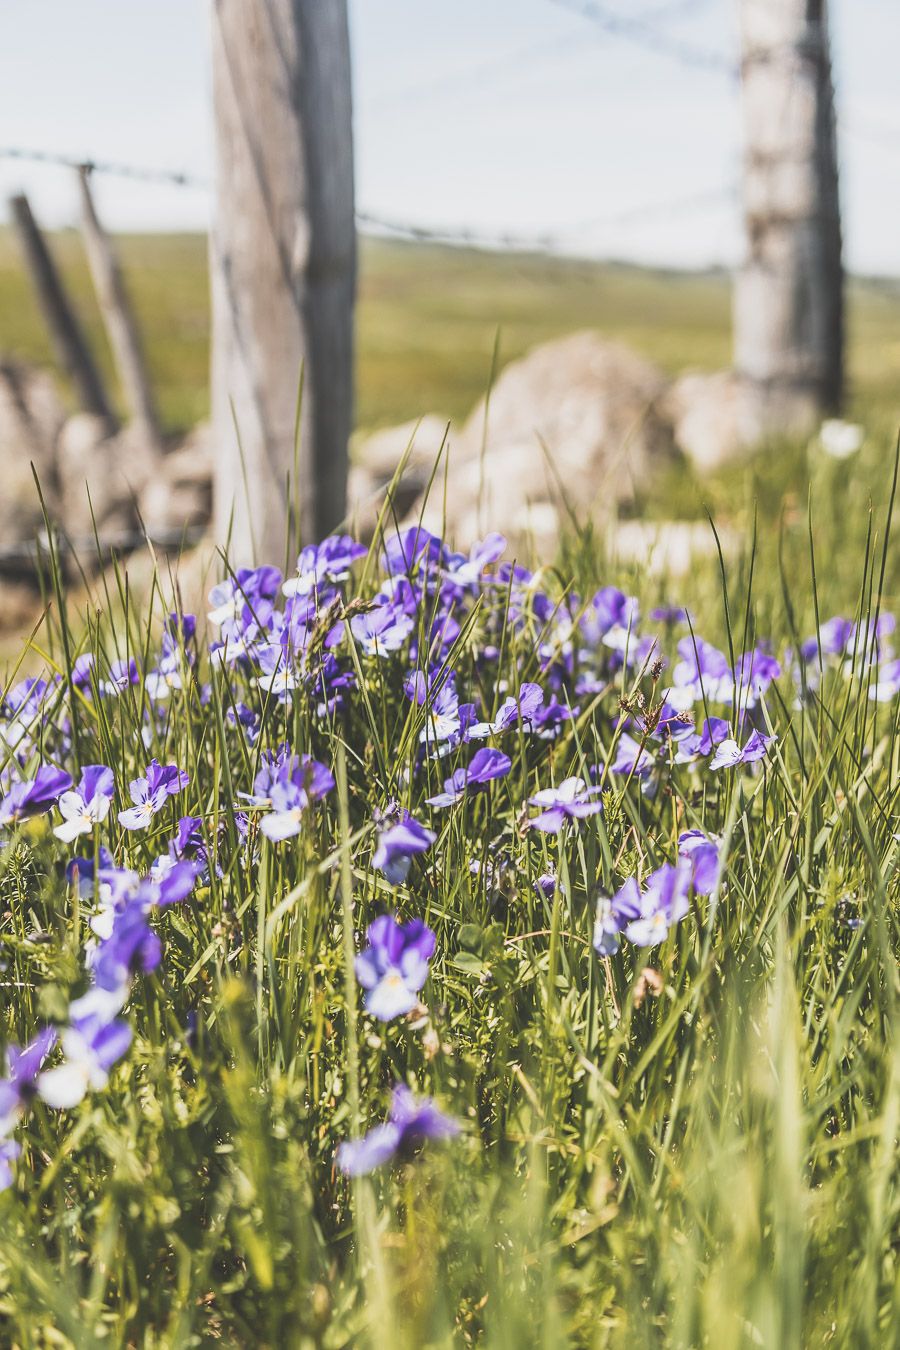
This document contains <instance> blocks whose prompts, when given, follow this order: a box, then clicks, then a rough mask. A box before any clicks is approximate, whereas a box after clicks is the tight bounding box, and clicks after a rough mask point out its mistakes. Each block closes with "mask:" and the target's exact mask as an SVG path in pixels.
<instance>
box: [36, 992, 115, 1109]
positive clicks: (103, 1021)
mask: <svg viewBox="0 0 900 1350" xmlns="http://www.w3.org/2000/svg"><path fill="white" fill-rule="evenodd" d="M79 1002H82V1003H83V1002H84V1000H79ZM69 1011H70V1014H72V1012H73V1011H74V1016H72V1020H71V1022H70V1024H69V1026H68V1027H66V1029H65V1031H64V1032H63V1033H62V1036H61V1037H60V1040H61V1043H62V1049H63V1054H64V1056H65V1059H64V1062H63V1063H62V1064H60V1065H59V1066H58V1067H57V1068H54V1069H47V1070H45V1072H44V1073H42V1074H40V1076H39V1077H38V1080H37V1088H38V1094H39V1096H40V1097H41V1100H42V1101H45V1102H46V1103H47V1105H48V1106H52V1107H54V1108H56V1109H57V1110H63V1109H65V1108H67V1107H71V1106H77V1105H78V1103H79V1102H80V1101H81V1099H82V1098H83V1097H84V1095H85V1093H86V1092H87V1091H88V1089H89V1088H94V1089H99V1088H104V1087H105V1086H106V1084H107V1082H108V1081H109V1070H110V1069H111V1068H112V1066H113V1065H114V1064H115V1063H117V1061H118V1060H120V1059H121V1058H122V1056H123V1055H124V1054H125V1053H126V1052H127V1050H128V1047H129V1045H130V1044H131V1027H130V1026H129V1025H128V1023H127V1022H125V1021H122V1020H121V1019H119V1018H113V1019H112V1020H109V1019H108V1018H106V1017H104V1016H103V1015H102V1014H101V1013H99V1012H86V1013H82V1012H81V1011H80V1010H79V1009H78V1004H77V1003H75V1004H73V1005H72V1008H70V1010H69Z"/></svg>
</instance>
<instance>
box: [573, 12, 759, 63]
mask: <svg viewBox="0 0 900 1350" xmlns="http://www.w3.org/2000/svg"><path fill="white" fill-rule="evenodd" d="M549 3H550V4H551V5H555V6H556V7H557V9H565V10H568V12H569V13H570V14H579V15H580V16H581V17H582V18H583V19H587V20H588V21H589V22H591V23H594V24H596V25H597V26H598V27H600V28H602V29H603V30H604V32H606V33H608V34H609V35H610V37H616V38H621V39H622V40H623V41H626V42H631V43H633V44H634V45H635V46H638V47H642V48H643V49H644V50H645V51H648V52H653V53H654V54H655V55H656V56H665V57H668V58H669V59H670V60H672V61H675V62H677V63H678V64H679V65H681V66H685V67H688V68H690V69H692V70H705V71H709V72H710V73H713V74H718V75H726V76H728V78H729V79H733V80H737V79H738V78H739V77H740V68H739V66H738V63H737V62H736V61H735V60H733V59H732V58H731V57H729V56H726V55H725V54H724V53H722V52H717V51H712V50H711V49H709V48H706V47H696V46H694V44H693V43H690V42H684V41H682V40H681V39H679V38H672V37H669V36H668V34H666V33H663V32H661V31H660V29H659V28H657V27H656V25H655V24H654V23H652V22H651V21H650V20H649V19H647V18H646V17H642V16H641V15H639V14H637V15H635V14H619V13H617V12H616V11H615V10H612V9H610V8H609V7H608V6H607V5H604V4H602V3H600V0H549Z"/></svg>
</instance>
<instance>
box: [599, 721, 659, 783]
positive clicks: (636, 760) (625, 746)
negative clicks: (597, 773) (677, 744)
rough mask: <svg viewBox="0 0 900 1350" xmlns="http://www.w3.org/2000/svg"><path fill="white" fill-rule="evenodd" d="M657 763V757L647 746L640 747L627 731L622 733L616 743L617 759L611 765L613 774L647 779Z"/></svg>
mask: <svg viewBox="0 0 900 1350" xmlns="http://www.w3.org/2000/svg"><path fill="white" fill-rule="evenodd" d="M655 763H656V756H655V754H654V753H653V752H652V751H651V750H648V749H647V746H646V745H643V746H642V745H640V744H639V743H638V742H637V741H636V740H635V739H634V737H633V736H629V734H628V732H627V731H623V732H622V734H621V735H620V736H619V739H618V742H617V743H616V757H615V759H614V760H613V762H612V764H611V765H610V768H611V770H612V772H613V773H616V774H624V775H626V776H628V777H631V776H633V775H636V776H637V777H638V778H646V776H647V775H648V774H649V773H651V772H652V770H653V766H654V764H655Z"/></svg>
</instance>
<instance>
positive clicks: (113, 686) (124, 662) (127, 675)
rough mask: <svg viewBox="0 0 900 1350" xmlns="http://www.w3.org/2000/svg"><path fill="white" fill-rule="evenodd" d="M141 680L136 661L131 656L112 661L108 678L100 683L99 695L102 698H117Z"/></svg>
mask: <svg viewBox="0 0 900 1350" xmlns="http://www.w3.org/2000/svg"><path fill="white" fill-rule="evenodd" d="M140 679H141V674H140V671H139V670H138V664H137V661H136V660H135V659H134V657H133V656H130V657H122V658H121V659H119V660H116V661H113V662H112V664H111V665H110V667H109V678H108V679H106V680H101V681H100V693H101V694H102V695H103V696H104V697H110V698H118V696H119V695H120V694H124V692H125V690H126V689H128V688H130V687H131V686H132V685H135V684H139V683H140Z"/></svg>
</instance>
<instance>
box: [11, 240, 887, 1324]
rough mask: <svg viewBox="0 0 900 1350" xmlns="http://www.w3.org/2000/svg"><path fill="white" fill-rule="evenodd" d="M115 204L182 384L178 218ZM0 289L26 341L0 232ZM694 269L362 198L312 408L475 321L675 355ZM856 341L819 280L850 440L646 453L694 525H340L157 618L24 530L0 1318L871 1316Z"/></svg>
mask: <svg viewBox="0 0 900 1350" xmlns="http://www.w3.org/2000/svg"><path fill="white" fill-rule="evenodd" d="M56 246H57V248H58V249H59V253H60V257H61V258H62V259H63V261H64V263H65V267H66V271H67V275H69V276H70V278H71V281H72V286H73V289H74V290H76V291H77V293H78V295H79V297H80V299H81V300H82V301H83V303H84V305H85V312H86V313H89V314H90V316H91V318H90V323H91V331H92V333H93V334H94V335H95V337H96V335H97V322H96V314H95V312H94V311H93V309H92V308H91V306H90V303H89V296H88V294H87V290H88V288H87V285H86V279H85V275H84V271H83V267H82V265H81V262H80V253H79V247H78V244H77V240H75V239H74V237H69V236H65V237H61V238H60V239H58V240H57V241H56ZM122 250H123V257H124V260H125V264H126V268H127V271H128V278H129V282H130V284H131V286H132V289H133V291H134V294H135V298H136V302H137V305H138V308H139V310H140V313H141V318H142V323H143V326H144V330H145V332H146V335H147V341H148V348H149V352H150V357H151V363H152V365H153V369H154V374H155V377H156V381H157V386H158V388H159V390H160V395H161V399H162V403H163V408H164V412H165V416H166V419H167V421H168V424H169V426H170V427H172V428H177V427H179V426H186V425H188V424H190V423H191V422H192V421H193V420H194V419H195V418H197V417H199V416H202V414H203V412H204V408H205V372H206V359H207V351H206V326H207V312H206V283H205V274H204V267H203V245H202V241H200V240H199V239H196V238H182V239H171V238H169V239H167V238H148V239H141V240H138V239H124V240H123V241H122ZM0 299H2V307H0V348H5V349H6V350H15V351H17V352H18V353H19V354H21V355H25V356H28V357H29V358H31V359H34V360H40V359H44V357H45V356H46V352H45V349H44V345H43V337H42V331H41V327H40V324H39V322H38V321H37V319H36V316H35V314H34V312H33V309H32V308H31V306H30V302H29V298H28V295H27V292H26V290H25V288H24V284H23V280H22V277H21V275H20V273H19V271H18V269H17V266H16V264H15V261H14V257H13V255H12V254H11V252H10V241H9V239H8V237H6V236H3V237H0ZM728 305H729V295H728V286H727V282H726V280H725V278H723V277H720V276H707V277H697V276H690V277H689V276H675V275H671V276H670V275H662V274H657V273H650V272H642V271H638V270H635V269H629V268H618V267H611V266H605V267H601V266H588V265H585V264H575V263H565V262H556V261H548V260H546V259H533V258H524V257H495V256H491V255H484V254H475V253H462V254H459V253H451V252H449V251H447V250H441V249H430V248H418V247H416V248H410V247H407V246H402V247H401V246H398V245H392V244H386V243H381V242H375V241H366V242H365V244H364V248H363V260H362V281H361V303H360V316H359V319H360V341H359V354H360V367H359V385H360V397H359V420H360V424H361V425H363V426H377V425H380V424H382V423H390V422H394V421H399V420H404V419H408V418H410V417H413V416H417V415H418V414H420V413H424V412H428V411H441V412H444V413H446V414H447V415H452V416H454V417H459V416H463V415H465V413H466V412H467V411H468V409H469V407H470V406H471V404H472V403H473V402H474V401H475V399H476V398H477V397H478V395H479V394H480V393H481V392H482V390H483V388H484V385H485V382H486V379H487V372H488V369H489V365H490V359H491V350H492V346H493V342H494V335H495V332H496V329H497V326H498V325H500V326H501V327H502V340H503V352H504V354H505V356H506V357H507V358H509V357H512V356H514V355H516V354H517V353H518V352H520V351H523V350H525V349H526V348H527V347H529V346H530V345H532V344H533V343H535V342H538V341H540V340H542V339H543V338H546V337H550V336H552V335H553V334H555V333H564V332H568V331H571V330H572V329H573V328H581V327H596V328H598V329H600V330H601V331H604V332H608V333H610V334H614V335H615V336H617V337H620V338H622V339H624V340H626V341H628V342H630V343H631V344H632V345H634V347H635V348H637V349H638V350H641V351H643V352H646V353H647V354H648V355H649V356H651V357H654V358H655V359H657V360H659V361H660V362H662V363H663V364H664V365H665V366H666V368H667V369H669V370H672V371H675V370H678V369H680V368H682V367H683V366H687V365H706V366H710V367H713V366H717V365H721V364H723V363H724V362H726V361H727V356H728V321H729V315H728ZM898 339H900V295H898V292H897V289H896V288H891V287H890V286H886V285H882V286H875V285H868V284H862V283H855V284H854V285H853V286H852V287H851V366H852V371H853V382H854V394H853V404H852V406H853V410H854V412H855V413H857V414H858V415H860V416H861V417H862V418H863V420H864V421H865V422H866V424H867V426H868V427H869V429H870V432H871V434H870V435H869V437H868V439H867V441H866V444H865V445H864V447H863V449H862V451H861V452H860V454H859V455H858V456H857V457H856V458H855V459H854V460H853V461H852V462H835V461H833V460H829V459H827V458H825V457H824V456H823V455H821V454H819V455H817V454H813V453H811V454H807V451H806V447H803V446H789V445H785V446H782V447H777V448H776V447H770V448H769V450H768V451H767V452H765V453H764V454H762V455H761V456H759V457H758V458H757V459H755V460H753V461H751V462H750V463H748V464H746V465H744V466H742V467H740V468H739V469H735V470H733V471H731V472H730V473H728V474H722V475H719V476H717V477H716V478H714V479H711V480H709V481H707V482H706V483H705V484H703V485H702V488H701V487H700V485H697V484H695V483H693V481H692V480H690V479H689V478H688V477H686V476H684V477H683V478H682V481H681V483H680V484H674V483H669V484H667V485H665V486H664V488H659V487H658V488H657V498H658V499H663V500H657V503H656V505H657V507H658V508H659V509H665V510H667V511H670V512H672V511H675V510H682V509H683V510H685V511H692V510H697V509H700V504H701V502H702V501H705V502H707V503H708V504H709V505H710V506H711V508H712V509H713V512H714V514H715V515H716V516H717V518H721V517H724V518H725V519H727V521H728V523H729V524H730V525H731V526H732V527H733V533H734V537H735V538H736V540H737V550H736V553H734V554H732V553H729V555H728V556H727V558H726V559H725V560H723V563H722V566H721V569H720V565H719V562H718V560H717V559H716V558H715V557H712V558H705V559H701V560H700V561H698V563H697V566H696V567H695V568H694V570H693V571H692V573H691V575H690V576H689V577H687V578H683V577H682V578H674V577H669V576H665V575H658V574H650V572H649V571H648V570H647V569H646V568H645V567H644V566H642V565H640V564H638V565H633V566H630V567H628V568H627V569H625V568H621V567H619V568H614V567H613V566H612V565H611V564H610V562H609V559H608V557H607V555H606V552H605V545H604V541H603V540H602V539H601V538H599V537H597V536H596V535H595V534H594V533H593V532H592V531H591V529H590V527H589V526H587V525H586V526H585V527H584V528H583V530H581V531H578V530H572V531H571V532H570V533H569V534H568V535H567V536H566V537H564V538H563V539H562V540H561V541H560V549H559V554H558V556H557V557H556V558H554V559H550V558H543V559H540V560H539V561H540V564H541V566H540V567H539V569H538V570H537V571H536V572H535V573H534V574H533V575H532V574H527V573H522V572H517V573H511V572H510V571H508V570H505V569H504V568H503V566H502V563H501V562H500V558H499V556H498V555H499V553H500V546H499V545H497V547H496V548H494V549H492V550H489V554H488V555H486V556H484V557H482V558H481V559H480V560H479V559H478V558H475V559H473V560H470V561H465V560H463V559H462V558H460V557H458V556H457V557H454V556H452V555H450V554H448V552H447V551H446V550H444V549H442V547H441V545H440V543H439V541H437V540H434V541H430V542H429V543H428V545H427V550H424V551H423V549H422V548H420V547H418V546H413V545H411V541H409V540H407V541H406V542H405V544H404V546H403V548H398V544H397V540H396V538H395V537H392V536H390V535H389V536H388V537H387V539H380V540H377V541H376V543H375V545H374V546H373V547H372V549H371V551H370V553H369V554H368V555H367V556H365V557H364V556H359V557H357V558H356V559H355V560H351V559H350V558H348V557H346V556H343V555H344V554H345V553H346V544H345V543H342V544H341V545H340V546H339V552H340V553H341V554H342V556H340V557H338V558H337V559H334V558H332V560H331V561H330V562H329V561H328V560H327V559H326V558H325V557H324V555H319V556H318V557H317V558H316V559H315V563H316V566H313V563H312V561H311V560H310V559H308V558H307V559H306V560H305V563H304V572H303V575H302V576H299V577H297V578H294V579H293V583H292V585H290V586H289V587H288V591H289V592H290V591H291V590H293V592H294V595H293V597H292V598H289V597H288V596H286V595H285V594H284V591H283V590H282V587H281V581H282V578H281V576H280V574H278V575H272V574H271V573H266V572H262V573H258V574H253V575H251V576H249V577H248V576H246V575H244V576H243V582H242V584H243V586H244V588H245V590H244V593H243V595H241V594H240V593H238V594H237V595H236V594H235V581H234V574H233V573H228V572H227V571H226V572H225V574H224V582H225V584H224V589H223V590H221V591H219V592H218V593H217V594H216V595H215V596H214V597H213V599H212V601H211V604H210V608H211V609H212V610H213V613H212V614H211V615H210V618H209V621H207V620H206V619H205V617H204V612H203V611H201V613H200V615H199V620H198V625H197V629H196V632H195V631H194V628H193V625H192V623H191V622H190V621H186V620H185V616H183V615H181V614H180V613H179V606H180V604H181V602H182V600H181V597H182V595H183V594H184V593H185V592H186V591H187V587H185V588H184V590H183V591H181V592H174V591H173V589H172V586H171V582H170V573H169V567H168V565H165V566H164V567H163V568H162V570H161V574H160V575H159V576H158V577H156V578H155V580H154V582H153V584H151V585H146V584H144V585H138V584H137V582H136V579H135V574H134V572H133V574H132V577H131V578H130V579H129V582H128V584H126V581H125V579H124V577H123V576H122V575H121V573H120V572H119V570H118V569H117V568H111V569H108V570H107V571H106V572H104V573H103V574H102V575H101V576H100V577H99V578H97V579H96V580H95V582H93V583H92V587H93V593H92V594H90V595H89V596H88V597H87V599H86V600H85V595H84V590H83V589H82V588H79V600H78V602H77V603H76V602H75V601H73V598H72V595H71V594H67V592H66V587H65V584H64V582H63V580H62V578H61V575H60V573H59V569H58V568H55V567H52V568H51V575H50V577H49V578H48V589H49V592H50V597H51V598H52V601H53V603H52V605H51V606H49V608H48V612H47V613H46V615H45V618H44V620H43V622H42V624H41V625H40V627H39V630H38V631H37V633H36V635H35V636H34V640H33V642H32V644H31V647H30V650H28V651H27V652H26V653H24V654H23V655H24V658H25V664H24V666H23V667H22V668H21V669H15V668H14V666H15V663H14V662H12V663H10V669H9V671H8V672H6V673H5V674H4V677H3V679H2V687H3V690H4V697H3V699H2V701H0V988H2V991H3V995H2V1000H0V1044H2V1045H3V1047H4V1048H5V1049H6V1051H7V1059H8V1065H7V1069H8V1072H7V1078H6V1080H5V1081H3V1082H0V1344H3V1345H10V1346H11V1347H16V1350H18V1347H22V1348H23V1350H24V1348H25V1347H32V1346H35V1347H40V1350H43V1347H47V1348H48V1350H49V1348H50V1347H53V1348H54V1350H56V1347H60V1346H62V1347H74V1348H75V1350H82V1347H85V1348H88V1350H99V1348H100V1347H102V1346H135V1347H144V1346H146V1347H152V1348H153V1350H183V1348H184V1347H191V1346H197V1345H201V1344H209V1343H212V1344H221V1345H223V1346H229V1347H232V1346H234V1347H244V1346H246V1347H257V1346H263V1347H271V1348H272V1350H282V1347H300V1348H302V1350H344V1347H346V1348H347V1350H349V1348H350V1347H353V1348H354V1350H355V1348H356V1347H364V1348H365V1350H382V1347H390V1350H450V1347H454V1346H475V1345H483V1346H486V1347H490V1350H523V1348H524V1347H529V1348H530V1347H532V1346H534V1347H541V1348H542V1350H560V1348H561V1347H573V1350H605V1348H606V1347H611V1348H612V1350H619V1348H620V1347H621V1348H622V1350H625V1348H626V1347H627V1350H634V1348H635V1347H638V1348H639V1350H642V1348H643V1347H645V1346H647V1347H650V1346H657V1345H659V1346H665V1347H673V1350H694V1348H695V1347H703V1348H704V1350H750V1348H751V1347H753V1348H756V1347H763V1350H809V1348H810V1347H817V1348H818V1347H822V1350H826V1348H827V1350H831V1347H841V1348H843V1347H846V1350H859V1348H862V1350H883V1347H887V1346H893V1345H896V1344H898V1343H900V1260H898V1257H900V1248H898V1243H897V1233H898V1231H900V1173H898V1152H897V1138H898V1133H900V1049H898V1047H900V1041H898V1034H900V983H898V973H897V972H898V964H897V958H898V954H900V913H898V899H900V882H898V868H900V825H898V819H900V661H898V659H897V655H896V647H897V637H896V633H895V632H894V630H893V617H892V616H893V613H894V612H896V611H900V555H898V552H897V550H896V548H894V547H893V546H892V545H891V544H890V531H891V523H892V512H893V506H894V495H893V489H894V487H895V486H896V483H895V479H894V478H893V477H892V475H893V472H894V460H893V455H892V453H891V442H892V436H893V424H894V422H895V421H896V417H897V407H896V387H895V384H894V382H893V381H894V376H893V374H892V372H893V371H894V370H895V369H896V367H897V365H898V361H900V343H898ZM421 542H422V541H420V543H421ZM383 547H384V548H386V549H387V550H389V553H388V558H387V561H386V560H385V558H384V557H383V556H382V555H383ZM244 561H245V560H244V559H235V560H234V562H235V566H238V565H240V564H241V563H243V562H244ZM139 562H140V566H144V565H145V563H146V559H145V560H143V561H140V560H137V559H135V560H132V562H131V563H129V567H134V568H135V569H136V568H137V567H138V565H139ZM216 565H217V566H218V564H216ZM171 566H173V567H174V563H171ZM616 588H621V590H617V589H616ZM138 597H141V598H138ZM636 605H637V607H636ZM685 608H686V610H687V613H685V612H684V611H685ZM205 609H206V606H205V605H204V610H205ZM172 614H174V615H176V618H175V621H174V623H173V621H172V620H171V619H169V620H168V623H167V616H169V615H172ZM833 616H839V617H838V618H836V619H835V618H834V617H833ZM210 642H212V643H213V645H214V647H215V648H216V649H217V650H216V651H214V652H212V653H211V652H210V651H209V648H208V644H209V643H210ZM223 642H224V646H223V645H222V644H223ZM706 643H709V644H711V645H710V646H707V645H705V644H706ZM24 670H28V671H29V672H31V673H33V674H35V675H39V676H40V678H39V680H38V682H37V683H31V682H28V683H24V684H23V683H19V681H20V680H21V677H22V674H23V671H24ZM526 704H527V706H526ZM467 705H471V706H467ZM472 718H475V719H477V720H478V721H482V722H484V723H486V724H487V725H483V726H474V727H473V726H472ZM703 733H705V735H704V734H703ZM284 747H287V748H286V749H284ZM299 756H310V757H311V760H310V759H300V758H298V757H299ZM151 761H158V763H156V764H154V763H151ZM99 765H102V766H105V768H106V770H108V772H106V773H103V774H100V773H99V771H94V772H93V773H91V774H89V775H88V778H87V779H85V778H83V775H84V774H85V771H86V770H87V768H88V766H99ZM160 765H162V766H165V769H164V771H161V770H160V768H159V766H160ZM64 774H65V775H69V776H70V777H71V779H72V781H73V785H74V787H75V788H76V789H78V791H79V792H80V794H81V798H80V800H74V799H73V798H72V796H71V795H70V791H69V790H68V789H69V783H68V779H67V778H65V777H63V776H62V775H64ZM572 777H577V778H579V779H581V780H582V782H581V785H580V787H579V786H578V785H577V784H572V783H571V782H569V780H570V779H571V778H572ZM566 784H567V787H564V786H563V785H566ZM547 793H550V794H551V795H550V796H549V797H548V796H546V795H543V794H547ZM92 794H93V795H92ZM538 794H542V795H541V796H538ZM560 794H561V795H560ZM560 802H562V806H561V805H560ZM597 808H600V809H597ZM404 812H409V813H411V815H412V818H413V822H415V825H414V824H411V823H410V822H409V821H408V820H405V819H404V817H403V813H404ZM556 827H558V828H556ZM398 828H399V833H398ZM411 840H412V842H410V841H411ZM404 849H405V851H404ZM107 850H108V852H107ZM397 850H399V851H397ZM76 858H77V859H79V861H78V862H77V870H76V871H75V872H73V871H72V863H73V859H76ZM388 915H393V916H396V918H397V920H398V921H399V922H400V923H401V924H403V925H413V927H407V928H405V929H404V930H402V931H401V932H400V933H399V934H398V933H397V931H396V930H394V929H392V928H391V927H390V925H388V933H387V935H385V932H384V925H385V916H388ZM422 924H424V925H425V926H426V927H425V928H424V929H423V928H422V927H421V925H422ZM373 925H375V926H374V927H373ZM85 999H86V1000H87V1002H85V1001H84V1000H85ZM39 1036H40V1037H42V1040H41V1041H40V1042H39V1044H38V1048H37V1049H36V1050H35V1051H34V1052H33V1054H32V1055H31V1057H30V1059H29V1058H28V1057H26V1058H25V1060H24V1061H23V1060H22V1059H21V1058H19V1057H17V1054H16V1050H15V1047H16V1046H22V1045H30V1044H33V1043H34V1042H35V1038H36V1037H39ZM54 1038H55V1039H54ZM10 1049H11V1050H12V1053H10ZM398 1084H400V1085H402V1087H403V1088H405V1089H408V1090H409V1091H410V1092H412V1093H414V1094H415V1097H416V1099H417V1101H418V1103H419V1105H418V1107H417V1108H416V1110H417V1111H419V1112H424V1114H418V1115H415V1116H414V1117H412V1118H411V1117H410V1114H409V1103H408V1101H407V1100H406V1098H405V1097H403V1096H402V1095H401V1096H400V1097H399V1098H398V1097H397V1095H396V1092H397V1085H398ZM392 1111H393V1113H394V1115H393V1118H392V1117H391V1114H390V1113H391V1112H392ZM404 1112H406V1114H404ZM437 1112H439V1113H440V1114H436V1113H437ZM373 1132H374V1133H373ZM437 1135H440V1136H442V1137H436V1136H437ZM362 1139H365V1140H366V1143H365V1145H364V1146H361V1145H360V1142H359V1141H360V1140H362ZM348 1145H349V1146H350V1147H349V1149H348V1147H347V1146H348ZM370 1165H371V1166H370Z"/></svg>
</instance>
